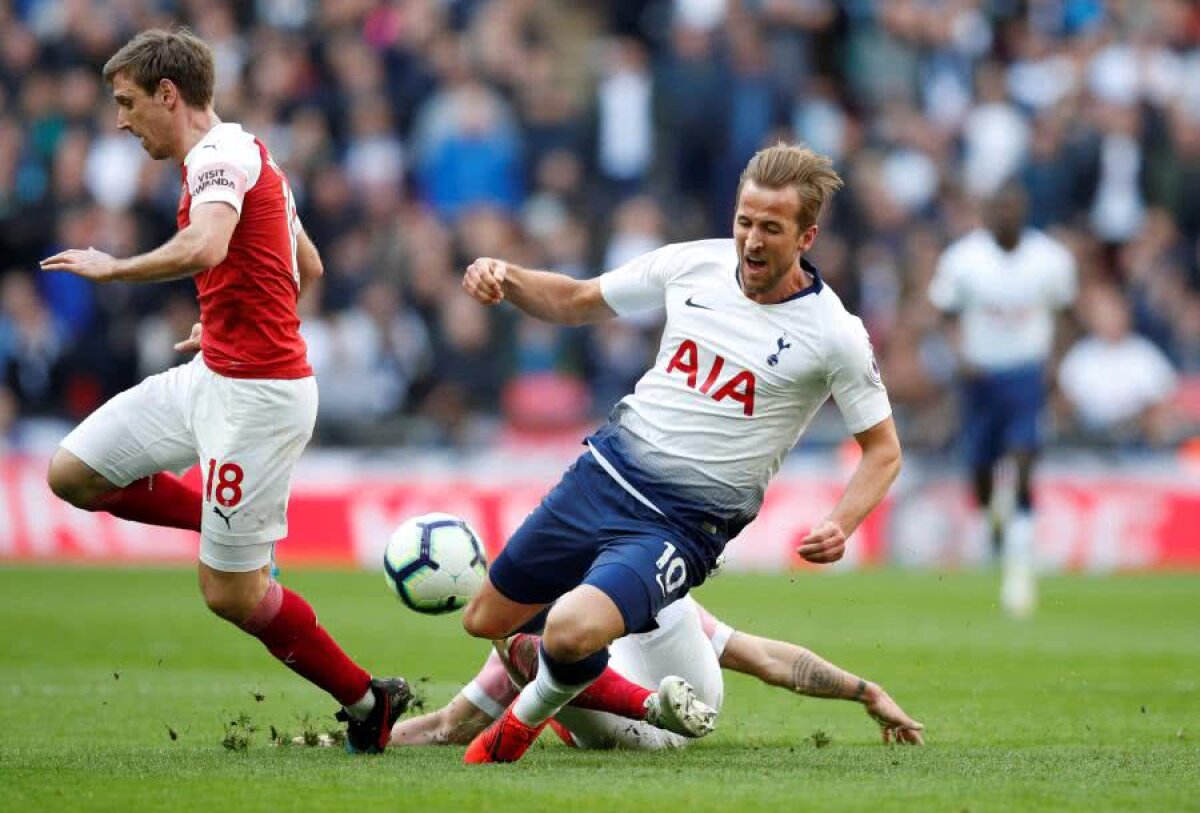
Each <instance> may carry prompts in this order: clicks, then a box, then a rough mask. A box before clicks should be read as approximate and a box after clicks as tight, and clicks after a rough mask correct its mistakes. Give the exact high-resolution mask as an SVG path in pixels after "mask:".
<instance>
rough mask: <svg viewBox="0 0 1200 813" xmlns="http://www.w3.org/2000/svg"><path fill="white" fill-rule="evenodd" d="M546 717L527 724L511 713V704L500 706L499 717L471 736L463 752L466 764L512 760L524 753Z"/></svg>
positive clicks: (539, 731)
mask: <svg viewBox="0 0 1200 813" xmlns="http://www.w3.org/2000/svg"><path fill="white" fill-rule="evenodd" d="M549 722H550V721H549V720H547V721H546V722H545V723H542V724H541V725H538V726H528V725H525V724H524V723H522V722H521V721H520V720H518V719H517V717H516V715H515V714H513V710H512V706H509V707H508V708H507V709H505V710H504V714H502V715H500V719H499V720H497V721H496V722H494V723H492V724H491V725H490V726H488V727H487V729H486V730H485V731H484V732H483V733H481V734H480V735H479V736H477V737H476V738H475V739H473V740H471V744H470V745H468V746H467V753H465V754H464V755H463V763H464V764H466V765H481V764H483V763H485V762H516V761H517V760H518V759H520V758H521V757H523V756H524V755H525V752H526V751H528V750H529V746H531V745H533V741H534V740H536V739H537V738H538V734H541V733H542V729H543V728H545V727H546V725H547V723H549Z"/></svg>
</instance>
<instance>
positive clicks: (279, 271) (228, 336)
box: [176, 123, 312, 378]
mask: <svg viewBox="0 0 1200 813" xmlns="http://www.w3.org/2000/svg"><path fill="white" fill-rule="evenodd" d="M213 201H217V202H221V203H226V204H228V205H230V206H232V207H233V208H234V209H236V210H237V212H238V214H239V216H240V217H239V220H238V224H237V227H236V228H235V229H234V231H233V237H232V238H231V239H230V241H229V252H228V253H227V254H226V256H225V259H224V260H223V261H222V262H221V263H220V264H218V265H215V266H213V267H212V268H209V269H208V270H206V271H202V272H200V273H199V274H197V275H196V277H195V279H196V290H197V291H198V293H199V299H200V324H201V325H202V326H203V328H204V331H203V336H202V338H201V353H202V355H203V358H204V363H205V364H206V365H208V367H209V369H211V370H212V371H213V372H215V373H218V374H220V375H223V376H227V377H229V378H304V377H306V376H310V375H312V368H311V367H310V366H309V364H308V357H307V348H306V347H305V345H304V339H303V338H301V336H300V317H299V316H298V315H297V313H296V301H297V299H298V298H299V294H300V271H299V266H298V265H297V262H296V237H297V235H298V233H299V230H300V220H299V218H298V217H297V215H296V204H295V201H294V200H293V199H292V191H291V188H290V187H289V186H288V182H287V179H286V178H285V177H284V175H283V172H282V170H280V169H279V167H278V166H277V165H276V164H275V162H274V161H273V160H271V156H270V154H269V153H268V152H267V148H266V147H265V146H263V144H262V142H261V141H259V140H258V139H257V138H255V137H254V136H252V135H250V134H249V133H247V132H246V131H245V130H243V129H242V128H241V126H240V125H238V124H229V123H222V124H218V125H217V126H216V127H213V128H212V129H211V130H209V131H208V133H207V135H205V136H204V138H202V139H200V141H199V143H197V144H196V146H195V147H193V148H192V150H191V152H189V153H188V155H187V158H186V159H185V160H184V163H183V193H182V195H181V196H180V199H179V211H178V213H177V215H176V221H177V222H178V224H179V228H180V229H182V228H184V227H186V226H187V225H188V223H189V222H190V214H191V210H192V208H193V207H195V206H198V205H200V204H202V203H210V202H213Z"/></svg>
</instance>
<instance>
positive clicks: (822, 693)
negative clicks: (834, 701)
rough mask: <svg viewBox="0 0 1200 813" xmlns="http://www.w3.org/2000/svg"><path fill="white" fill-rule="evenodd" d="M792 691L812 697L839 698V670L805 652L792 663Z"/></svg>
mask: <svg viewBox="0 0 1200 813" xmlns="http://www.w3.org/2000/svg"><path fill="white" fill-rule="evenodd" d="M792 691H793V692H795V693H796V694H807V695H811V696H813V697H841V696H842V676H841V674H840V670H838V669H835V668H834V667H833V666H831V665H830V664H828V663H826V662H825V661H823V660H821V659H820V658H818V657H817V656H816V655H814V654H812V653H811V652H805V653H804V654H803V655H801V656H800V657H798V658H796V660H795V662H794V663H792Z"/></svg>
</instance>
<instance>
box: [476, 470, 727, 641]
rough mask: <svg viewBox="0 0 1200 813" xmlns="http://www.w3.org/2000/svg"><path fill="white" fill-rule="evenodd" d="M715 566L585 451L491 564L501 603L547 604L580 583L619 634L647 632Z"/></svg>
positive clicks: (680, 530)
mask: <svg viewBox="0 0 1200 813" xmlns="http://www.w3.org/2000/svg"><path fill="white" fill-rule="evenodd" d="M714 566H715V560H714V559H713V555H712V554H710V553H706V552H705V550H704V548H703V547H702V546H701V545H699V544H697V543H696V542H695V541H694V540H693V539H691V538H690V535H689V534H688V533H687V532H686V530H685V529H683V528H681V527H679V526H677V525H675V524H674V523H672V522H671V521H670V520H668V519H667V518H666V517H664V516H663V515H661V514H659V513H658V512H656V511H654V510H653V509H651V508H649V507H648V506H646V505H643V504H642V503H641V502H639V501H638V499H637V498H636V497H634V496H633V495H631V494H630V493H629V492H627V491H625V489H623V488H622V487H621V485H620V484H619V483H617V482H616V481H615V480H614V479H613V478H612V477H611V476H610V475H609V474H608V472H606V471H604V469H602V468H601V467H600V465H599V464H598V463H597V462H596V461H595V459H594V458H593V457H592V455H591V452H586V453H584V454H583V455H582V456H581V457H580V458H579V459H578V460H576V461H575V463H574V464H572V465H571V467H570V468H569V469H567V472H566V474H564V475H563V478H562V480H560V481H559V483H558V485H556V486H555V487H554V488H553V490H551V491H550V493H549V494H547V495H546V497H545V498H544V499H543V500H542V502H541V505H539V506H538V507H537V508H536V509H535V510H534V511H533V513H532V514H530V515H529V516H528V517H527V518H526V520H525V522H524V523H522V524H521V527H520V528H518V529H517V531H516V533H514V534H513V535H512V538H510V539H509V540H508V544H507V545H505V547H504V550H503V551H501V553H500V555H499V556H497V557H496V559H495V561H493V562H492V565H491V568H490V569H489V571H488V573H489V578H490V579H491V582H492V584H493V585H495V587H496V589H497V590H499V591H500V592H501V593H502V594H503V595H504V596H505V597H506V598H508V599H510V600H512V601H515V602H518V603H520V604H548V603H550V602H552V601H554V600H555V599H557V598H558V597H559V596H561V595H563V594H564V593H567V592H569V591H570V590H572V589H574V588H575V587H578V586H579V585H581V584H590V585H592V586H594V587H596V588H598V589H600V590H602V591H603V592H604V593H605V594H606V595H608V597H609V598H611V599H612V600H613V603H615V604H616V605H617V607H618V609H620V611H621V616H622V618H624V619H625V631H626V632H627V633H631V632H644V631H646V630H650V629H653V628H654V617H655V616H656V615H658V611H659V610H661V609H662V608H663V607H665V606H666V605H668V604H670V603H671V602H673V601H676V600H677V599H680V598H683V596H685V595H686V594H687V592H688V590H690V589H691V588H692V587H695V586H697V585H699V584H701V583H702V582H703V581H704V579H705V578H706V577H707V576H708V573H709V571H710V570H712V568H713V567H714Z"/></svg>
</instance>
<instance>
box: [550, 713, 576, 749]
mask: <svg viewBox="0 0 1200 813" xmlns="http://www.w3.org/2000/svg"><path fill="white" fill-rule="evenodd" d="M550 730H551V731H553V732H554V733H555V734H557V735H558V738H559V739H560V740H562V741H563V745H565V746H567V747H568V748H578V747H579V744H578V743H577V742H575V736H574V735H573V734H571V729H569V728H567V727H566V726H565V725H563V724H562V723H560V722H559V721H558V720H557V719H555V718H554V717H551V718H550Z"/></svg>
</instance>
